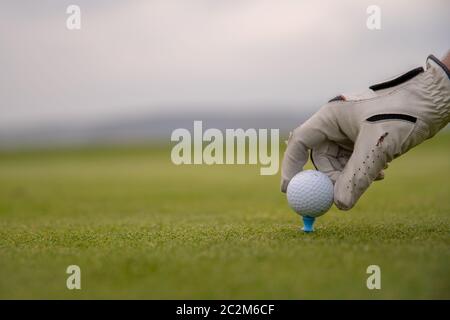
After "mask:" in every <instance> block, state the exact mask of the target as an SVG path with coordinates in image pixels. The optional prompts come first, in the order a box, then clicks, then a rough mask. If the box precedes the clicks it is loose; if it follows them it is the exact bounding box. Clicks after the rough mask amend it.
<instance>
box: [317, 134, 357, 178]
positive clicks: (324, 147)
mask: <svg viewBox="0 0 450 320" xmlns="http://www.w3.org/2000/svg"><path fill="white" fill-rule="evenodd" d="M352 151H353V150H347V149H345V148H343V147H341V146H339V145H338V144H337V143H336V142H333V141H330V140H326V141H324V142H322V143H321V144H320V145H318V146H317V147H315V148H314V149H312V151H311V161H312V163H313V164H314V167H315V168H316V169H317V170H319V171H321V172H323V173H325V174H326V175H327V176H328V177H329V178H330V179H331V180H332V181H333V183H334V182H336V180H337V179H338V177H339V175H340V173H341V171H342V170H344V168H345V165H346V164H347V162H348V160H349V159H350V156H351V154H352Z"/></svg>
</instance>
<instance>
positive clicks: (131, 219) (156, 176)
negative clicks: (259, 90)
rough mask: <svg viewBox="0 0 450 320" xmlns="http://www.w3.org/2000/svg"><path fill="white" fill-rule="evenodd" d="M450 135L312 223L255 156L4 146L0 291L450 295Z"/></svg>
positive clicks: (5, 294) (13, 294)
mask: <svg viewBox="0 0 450 320" xmlns="http://www.w3.org/2000/svg"><path fill="white" fill-rule="evenodd" d="M449 146H450V134H448V133H442V134H440V135H439V136H437V137H436V138H435V139H433V140H430V141H427V142H426V143H424V144H423V145H421V146H419V147H418V148H416V149H415V150H412V151H410V152H409V153H408V154H407V155H406V156H404V157H402V158H399V159H398V160H396V161H394V162H393V163H392V164H391V166H390V168H389V169H388V170H387V171H386V179H385V180H384V181H382V182H377V183H375V184H374V185H373V186H372V188H371V189H370V190H369V191H368V192H367V193H366V194H365V195H364V196H363V198H362V199H361V200H360V202H359V203H358V205H357V206H356V207H355V208H354V209H353V210H351V211H350V212H340V211H338V210H337V209H336V208H334V207H333V209H332V210H331V211H330V212H329V213H328V214H326V215H325V216H323V217H322V218H320V219H318V220H317V222H316V228H317V232H316V233H314V234H303V233H301V232H299V225H300V220H299V217H298V216H297V215H296V214H294V213H293V212H291V210H290V209H289V208H288V206H287V204H286V201H285V197H284V195H283V194H281V193H280V192H279V191H278V188H279V176H260V175H259V167H257V166H211V167H208V166H175V165H172V164H171V162H170V148H169V147H140V148H110V149H108V148H103V149H96V150H94V149H91V150H72V151H70V150H65V151H46V152H42V151H40V152H37V151H35V152H21V153H2V154H0V298H3V299H5V298H63V299H66V298H69V299H70V298H77V299H87V298H223V299H225V298H227V299H228V298H288V299H310V298H337V299H353V298H369V299H380V298H407V299H408V298H446V299H449V298H450V237H449V236H450V233H449V231H450V188H449V184H448V183H449V177H450V162H449V159H450V157H449V156H450V151H449ZM72 264H76V265H79V266H80V267H81V272H82V277H81V280H82V284H81V285H82V289H81V290H79V291H77V290H73V291H69V290H68V289H67V288H66V278H67V276H68V275H67V274H66V273H65V271H66V268H67V266H68V265H72ZM372 264H375V265H379V266H380V267H381V281H382V283H381V285H382V288H381V290H368V289H367V287H366V279H367V277H368V275H367V274H366V268H367V267H368V266H369V265H372Z"/></svg>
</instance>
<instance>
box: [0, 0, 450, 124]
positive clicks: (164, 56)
mask: <svg viewBox="0 0 450 320" xmlns="http://www.w3.org/2000/svg"><path fill="white" fill-rule="evenodd" d="M70 4H77V5H79V6H80V8H81V30H75V31H70V30H68V29H67V28H66V19H67V17H68V14H66V8H67V6H68V5H70ZM371 4H376V5H379V6H380V8H381V10H382V11H381V27H382V29H381V30H376V31H371V30H368V29H367V27H366V19H367V16H368V15H367V13H366V8H367V7H368V6H369V5H371ZM449 12H450V1H448V0H415V1H411V0H396V1H392V0H390V1H377V0H375V1H373V0H371V1H365V0H362V1H361V0H355V1H336V0H334V1H322V0H320V1H318V0H315V1H312V0H311V1H301V0H236V1H225V0H173V1H171V0H155V1H151V0H142V1H138V0H136V1H113V0H102V1H94V0H86V1H84V0H83V1H80V0H71V1H62V0H53V1H44V0H39V1H36V0H30V1H23V0H10V1H1V2H0V126H2V127H3V128H5V127H20V126H30V125H35V124H40V123H46V122H56V123H67V122H77V121H98V120H101V119H110V118H114V117H119V116H120V117H122V116H124V115H127V116H139V115H140V114H144V113H145V114H149V115H153V114H154V115H161V114H168V113H169V114H171V113H189V112H208V113H212V112H219V113H220V112H222V113H227V114H233V113H236V114H238V113H239V112H246V113H252V112H258V113H260V112H270V111H272V112H274V111H277V110H279V111H280V112H283V111H290V112H292V110H299V112H305V111H311V110H313V109H315V108H318V107H319V106H320V104H322V103H323V102H325V101H327V100H328V99H330V98H331V97H333V96H335V95H336V94H339V93H340V92H342V91H343V92H351V91H358V90H361V89H364V88H365V87H366V86H368V85H370V84H372V83H373V82H377V81H380V80H383V79H385V78H388V77H390V76H393V75H396V74H398V73H400V72H402V71H407V70H408V69H410V68H413V67H416V66H418V65H423V64H424V62H425V58H426V56H427V55H428V54H429V53H434V54H435V55H437V56H442V55H443V54H444V53H445V52H446V51H447V50H448V49H450V19H449Z"/></svg>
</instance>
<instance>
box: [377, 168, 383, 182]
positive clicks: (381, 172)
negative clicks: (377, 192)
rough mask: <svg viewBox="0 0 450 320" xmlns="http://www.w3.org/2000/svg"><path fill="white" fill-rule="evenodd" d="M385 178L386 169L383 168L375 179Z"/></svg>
mask: <svg viewBox="0 0 450 320" xmlns="http://www.w3.org/2000/svg"><path fill="white" fill-rule="evenodd" d="M383 179H384V171H383V170H381V171H380V173H379V174H378V175H377V177H376V178H375V181H380V180H383Z"/></svg>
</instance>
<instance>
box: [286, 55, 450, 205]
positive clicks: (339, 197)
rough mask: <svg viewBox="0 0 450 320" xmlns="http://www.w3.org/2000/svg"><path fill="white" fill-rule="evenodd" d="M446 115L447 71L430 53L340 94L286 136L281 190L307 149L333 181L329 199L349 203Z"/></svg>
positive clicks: (449, 98) (449, 108)
mask: <svg viewBox="0 0 450 320" xmlns="http://www.w3.org/2000/svg"><path fill="white" fill-rule="evenodd" d="M449 120H450V71H449V69H447V68H446V66H445V65H444V64H442V62H440V61H439V60H438V59H437V58H436V57H434V56H433V55H430V56H429V57H428V58H427V61H426V69H424V68H422V67H420V68H416V69H414V70H411V71H409V72H407V73H405V74H403V75H401V76H399V77H396V78H394V79H392V80H389V81H386V82H383V83H380V84H377V85H374V86H371V87H370V89H369V90H367V92H364V93H362V94H359V95H346V94H343V95H340V96H338V97H336V98H334V99H332V100H330V102H329V103H327V104H326V105H324V106H323V107H322V108H321V109H320V110H319V111H318V112H317V113H315V114H314V115H313V116H312V117H311V118H310V119H308V120H307V121H306V122H305V123H303V124H302V125H301V126H299V127H298V128H296V129H295V130H294V131H293V133H292V135H291V136H290V137H289V140H288V146H287V149H286V152H285V155H284V159H283V163H282V170H281V191H282V192H286V188H287V185H288V183H289V181H290V180H291V179H292V177H294V175H296V174H297V173H298V172H300V171H301V170H303V166H304V165H305V164H306V162H307V160H308V156H309V150H312V152H311V160H312V161H313V163H314V165H315V166H316V168H317V169H318V170H320V171H322V172H324V173H325V174H327V175H328V176H329V177H330V178H331V180H332V181H333V182H334V203H335V204H336V206H337V207H338V208H339V209H342V210H348V209H350V208H352V207H353V206H354V205H355V203H356V202H357V201H358V199H359V198H360V197H361V195H362V194H363V193H364V192H365V191H366V190H367V188H368V187H369V186H370V184H371V183H372V181H373V180H378V179H382V178H383V177H384V173H383V171H382V170H383V169H384V168H386V167H387V164H388V162H390V161H391V160H392V159H394V158H396V157H398V156H400V155H402V154H404V153H405V152H407V151H408V150H409V149H411V148H412V147H414V146H416V145H418V144H420V143H421V142H423V141H424V140H426V139H429V138H431V137H433V136H434V135H435V134H436V133H437V132H438V131H439V130H440V129H442V128H443V127H445V126H446V125H447V123H448V122H449Z"/></svg>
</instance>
